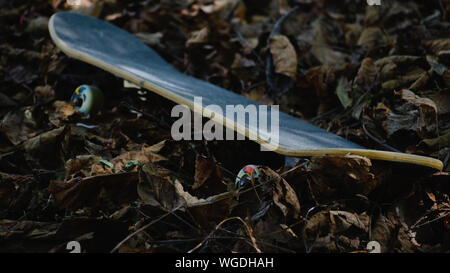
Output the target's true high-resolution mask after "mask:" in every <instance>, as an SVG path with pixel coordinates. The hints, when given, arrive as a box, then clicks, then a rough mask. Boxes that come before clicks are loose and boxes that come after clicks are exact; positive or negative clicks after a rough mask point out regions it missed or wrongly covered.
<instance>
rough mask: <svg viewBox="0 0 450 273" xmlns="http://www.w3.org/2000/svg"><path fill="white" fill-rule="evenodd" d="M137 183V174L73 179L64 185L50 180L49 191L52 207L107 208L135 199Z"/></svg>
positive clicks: (68, 208)
mask: <svg viewBox="0 0 450 273" xmlns="http://www.w3.org/2000/svg"><path fill="white" fill-rule="evenodd" d="M137 180H138V175H137V172H129V173H120V174H112V175H97V176H90V177H86V178H82V179H80V178H78V177H76V178H73V179H71V180H69V181H67V182H63V181H57V180H55V181H52V182H50V185H49V187H48V191H49V192H50V193H51V194H52V198H53V200H54V204H55V205H56V206H60V207H63V208H65V209H67V210H74V209H77V208H81V207H85V206H91V207H95V208H105V207H106V208H108V209H110V208H111V207H116V206H120V205H121V204H126V203H128V202H131V201H133V200H135V199H136V198H137V194H136V185H137Z"/></svg>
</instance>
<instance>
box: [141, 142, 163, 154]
mask: <svg viewBox="0 0 450 273" xmlns="http://www.w3.org/2000/svg"><path fill="white" fill-rule="evenodd" d="M166 142H167V140H163V141H161V142H158V143H156V144H155V145H152V146H150V147H145V148H143V150H144V151H145V152H152V153H155V154H157V153H159V152H160V151H161V150H162V149H163V148H164V146H165V145H166Z"/></svg>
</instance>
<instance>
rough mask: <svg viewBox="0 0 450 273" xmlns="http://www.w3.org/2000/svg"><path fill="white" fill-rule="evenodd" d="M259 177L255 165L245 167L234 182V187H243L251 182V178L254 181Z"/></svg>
mask: <svg viewBox="0 0 450 273" xmlns="http://www.w3.org/2000/svg"><path fill="white" fill-rule="evenodd" d="M260 176H261V171H260V170H259V169H258V166H256V165H247V166H245V167H244V168H242V169H241V170H240V171H239V173H238V175H237V177H236V181H235V182H234V186H235V187H236V188H240V187H243V186H244V185H245V184H247V183H248V182H252V177H253V179H254V180H256V179H258V178H259V177H260Z"/></svg>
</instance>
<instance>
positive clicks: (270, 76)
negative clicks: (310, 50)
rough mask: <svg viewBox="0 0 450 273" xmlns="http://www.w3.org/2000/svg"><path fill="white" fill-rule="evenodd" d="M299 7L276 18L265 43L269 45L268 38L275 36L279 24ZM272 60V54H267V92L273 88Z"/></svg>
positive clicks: (278, 29) (279, 26)
mask: <svg viewBox="0 0 450 273" xmlns="http://www.w3.org/2000/svg"><path fill="white" fill-rule="evenodd" d="M298 9H299V6H295V7H294V8H292V9H291V10H289V11H288V12H287V13H286V14H285V15H283V16H281V17H280V19H278V21H277V22H276V23H275V24H274V25H273V28H272V31H271V32H270V34H269V37H268V38H267V42H266V43H267V45H268V46H269V45H270V39H271V38H272V37H273V36H275V35H276V34H277V33H279V31H280V28H281V25H282V24H283V23H284V21H286V19H288V18H289V16H290V15H291V14H293V13H294V12H296V11H297V10H298ZM272 68H273V60H272V55H271V54H269V53H268V54H267V57H266V82H267V86H268V88H269V90H268V92H269V93H271V91H272V90H273V89H274V85H273V83H272V82H273V80H274V75H273V69H272Z"/></svg>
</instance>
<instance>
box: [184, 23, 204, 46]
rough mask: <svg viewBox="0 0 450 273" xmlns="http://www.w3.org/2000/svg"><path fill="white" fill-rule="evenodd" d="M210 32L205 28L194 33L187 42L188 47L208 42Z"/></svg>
mask: <svg viewBox="0 0 450 273" xmlns="http://www.w3.org/2000/svg"><path fill="white" fill-rule="evenodd" d="M208 36H209V30H208V28H207V27H204V28H202V29H200V30H197V31H193V32H192V33H191V34H190V37H189V39H188V40H187V41H186V47H191V46H193V45H197V44H204V43H207V42H208Z"/></svg>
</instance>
